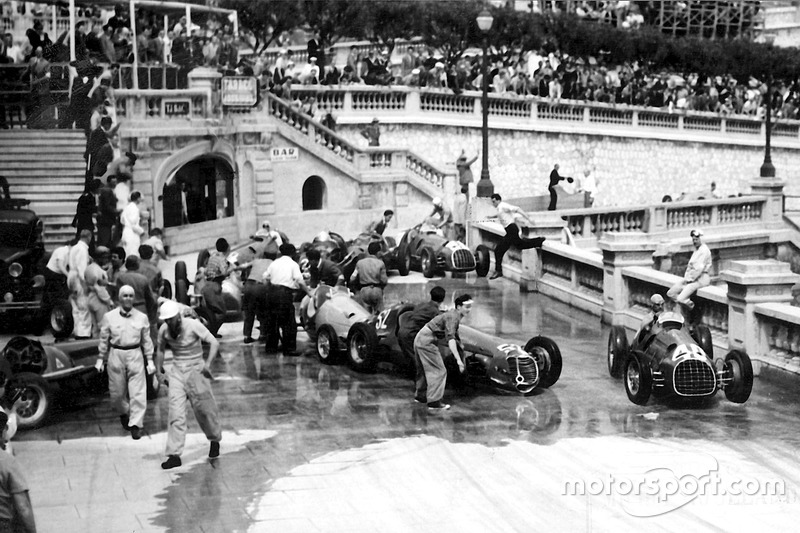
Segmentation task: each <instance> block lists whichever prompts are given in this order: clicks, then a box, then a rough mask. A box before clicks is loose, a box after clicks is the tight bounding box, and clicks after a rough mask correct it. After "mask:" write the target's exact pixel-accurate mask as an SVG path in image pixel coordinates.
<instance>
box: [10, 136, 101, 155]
mask: <svg viewBox="0 0 800 533" xmlns="http://www.w3.org/2000/svg"><path fill="white" fill-rule="evenodd" d="M0 145H2V146H3V151H4V152H5V153H7V154H28V153H41V152H42V151H47V152H48V153H54V154H71V155H72V154H76V155H80V156H81V158H83V152H85V151H86V143H77V142H76V143H71V144H50V143H48V144H47V146H40V145H39V144H36V141H35V140H33V139H31V140H29V141H27V142H25V143H22V144H9V143H5V142H3V141H0Z"/></svg>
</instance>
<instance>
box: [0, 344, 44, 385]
mask: <svg viewBox="0 0 800 533" xmlns="http://www.w3.org/2000/svg"><path fill="white" fill-rule="evenodd" d="M0 357H2V360H3V366H6V367H7V368H3V370H2V371H3V374H5V379H8V378H10V377H11V376H12V375H14V374H21V373H23V372H31V373H34V374H42V373H43V372H44V371H45V369H46V368H47V354H46V353H45V351H44V348H43V347H42V343H41V342H40V341H38V340H36V339H30V338H28V337H23V336H18V337H12V338H11V339H10V340H9V341H8V343H6V347H5V348H3V351H2V352H0Z"/></svg>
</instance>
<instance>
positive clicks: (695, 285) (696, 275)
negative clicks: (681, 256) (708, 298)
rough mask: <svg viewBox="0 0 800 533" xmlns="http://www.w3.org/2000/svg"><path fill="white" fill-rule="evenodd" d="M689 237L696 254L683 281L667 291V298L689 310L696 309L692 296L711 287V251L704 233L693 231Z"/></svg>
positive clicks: (693, 255) (693, 254)
mask: <svg viewBox="0 0 800 533" xmlns="http://www.w3.org/2000/svg"><path fill="white" fill-rule="evenodd" d="M689 235H690V236H691V237H692V244H693V245H694V248H695V249H694V252H692V257H691V258H689V264H688V265H686V272H685V273H684V275H683V279H682V280H680V281H679V282H678V283H676V284H675V285H673V286H672V287H671V288H670V289H669V290H668V291H667V298H670V299H671V300H672V301H674V302H677V303H679V304H683V305H685V306H686V307H687V308H688V309H689V310H691V309H694V302H693V301H692V300H691V297H692V295H693V294H694V293H695V292H697V289H699V288H700V287H707V286H708V285H711V275H710V274H709V272H710V271H711V250H709V249H708V246H706V245H705V243H703V241H702V237H703V232H702V231H701V230H699V229H693V230H692V231H691V232H690V233H689Z"/></svg>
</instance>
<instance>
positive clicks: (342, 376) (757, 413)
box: [15, 276, 800, 533]
mask: <svg viewBox="0 0 800 533" xmlns="http://www.w3.org/2000/svg"><path fill="white" fill-rule="evenodd" d="M392 281H393V282H392V284H391V285H390V286H389V288H388V290H387V294H386V301H387V303H392V302H396V301H400V300H404V301H421V300H423V299H426V298H427V293H428V290H429V289H430V287H431V286H432V283H433V282H427V281H426V280H424V279H423V278H421V277H418V276H412V277H411V278H407V279H405V280H400V279H397V278H392ZM399 281H403V282H402V283H400V282H399ZM408 281H410V282H408ZM436 283H440V284H442V285H443V286H444V287H445V288H446V289H447V291H448V296H447V297H448V301H451V296H453V295H458V294H461V293H464V292H468V293H470V294H471V295H472V296H473V297H474V299H475V308H474V311H473V313H472V315H471V316H470V317H469V318H468V319H467V320H466V321H465V323H466V324H469V325H471V326H474V327H476V328H478V329H481V330H483V331H486V332H488V333H492V334H495V335H497V336H498V337H501V338H504V339H508V340H509V341H517V342H519V343H520V344H522V343H524V342H525V341H526V340H527V339H529V338H530V337H532V336H534V335H545V336H548V337H550V338H552V339H553V340H555V341H556V342H557V343H558V344H559V346H560V348H561V351H562V356H563V364H564V369H563V372H562V375H561V379H560V380H559V381H558V383H556V384H555V385H554V386H553V387H552V388H551V389H549V390H544V391H541V392H539V393H537V394H534V395H533V396H530V397H521V396H517V395H513V394H507V393H499V392H497V391H495V390H494V389H493V388H492V387H491V386H489V385H487V384H486V383H483V382H480V381H474V380H473V381H471V382H470V384H469V386H468V387H466V388H465V389H463V390H448V392H447V395H446V397H445V399H446V400H448V401H449V402H450V403H452V404H453V408H452V409H451V410H450V411H449V412H447V413H442V414H436V415H433V414H429V413H427V412H426V410H425V409H424V408H421V407H419V406H416V405H415V404H414V403H413V401H412V398H413V384H412V383H411V381H410V380H408V379H407V378H405V377H403V376H402V375H401V374H400V373H399V372H397V371H396V370H394V369H393V368H391V367H381V368H380V369H379V371H378V372H376V373H374V374H358V373H355V372H353V371H352V370H350V369H348V368H347V367H345V366H325V365H322V364H320V363H319V362H318V361H317V360H316V359H314V358H311V357H292V358H286V357H283V356H276V355H266V354H265V353H264V352H263V349H262V348H261V347H260V345H257V344H252V345H244V344H242V343H241V338H242V336H241V323H237V324H226V325H225V326H223V329H222V330H221V332H222V333H223V334H224V338H223V347H222V352H221V357H220V359H219V360H218V361H217V364H216V366H215V368H214V371H215V376H216V380H215V383H214V392H215V395H216V398H217V401H218V403H219V406H220V409H221V413H222V421H223V428H224V431H225V436H224V439H223V443H222V446H223V455H222V457H221V458H220V459H219V460H218V461H214V462H209V461H208V460H207V459H205V458H204V455H205V453H206V450H207V444H206V443H205V442H204V440H203V438H202V434H201V433H200V432H199V428H198V427H197V425H196V423H195V422H194V420H193V419H192V417H191V415H190V417H189V418H190V420H191V423H190V426H189V431H190V433H191V434H190V436H189V440H188V442H187V452H186V454H185V456H184V462H185V465H184V466H183V467H182V468H180V469H177V470H174V471H171V472H169V473H166V472H162V471H161V470H160V468H159V467H158V464H159V462H160V461H161V460H162V459H163V457H162V454H163V446H164V441H165V435H166V427H167V398H166V396H165V393H162V395H161V397H160V398H159V399H158V400H157V401H155V402H151V403H150V405H149V406H148V414H147V418H146V422H145V425H146V427H145V430H146V432H147V437H146V438H145V439H143V440H142V441H140V442H139V443H134V442H133V441H131V440H130V438H129V437H127V436H126V435H125V434H124V432H122V431H121V429H120V428H119V424H118V421H117V419H116V417H115V416H114V415H113V414H112V413H111V412H110V411H109V405H108V400H107V398H88V399H82V400H78V401H77V405H75V406H72V407H68V408H64V409H61V410H60V411H58V412H56V413H55V414H54V415H53V417H52V419H51V421H50V423H49V424H48V425H47V426H46V427H44V428H42V429H39V430H36V431H30V432H21V433H20V434H18V435H17V437H16V439H15V441H16V443H15V449H16V453H17V456H18V458H19V459H20V461H21V462H22V463H23V466H24V467H25V469H26V471H27V472H29V478H30V484H31V494H32V499H33V501H34V505H35V507H36V513H37V520H39V522H40V524H42V525H43V526H42V527H40V529H41V530H43V531H53V530H55V529H56V528H57V529H58V530H59V531H60V532H61V533H64V532H68V531H73V530H74V531H171V532H184V531H209V532H210V531H281V532H282V531H342V532H345V531H347V532H350V531H410V530H413V531H545V530H550V531H552V530H557V531H610V530H612V529H614V530H623V531H628V530H637V531H638V530H641V529H642V528H646V529H648V530H655V531H658V530H664V531H673V530H677V529H683V530H685V531H706V530H722V531H745V530H747V531H752V530H754V529H755V530H763V529H764V528H766V527H770V528H777V529H778V530H784V531H788V530H791V529H794V524H795V523H796V520H797V519H798V518H800V504H799V503H798V499H797V487H798V482H799V480H800V467H799V466H798V464H800V462H798V450H799V449H800V446H798V444H800V442H798V441H800V436H798V432H797V430H796V428H797V425H798V419H799V418H800V388H798V387H797V380H796V379H795V378H784V377H781V375H773V374H770V377H769V379H765V378H760V379H759V378H757V379H756V382H755V385H754V391H753V395H752V397H751V399H750V401H749V402H748V403H746V404H744V405H736V404H732V403H730V402H728V401H727V400H725V398H724V395H722V394H721V393H720V394H718V397H717V398H716V399H714V400H712V401H709V402H706V403H705V404H703V405H700V406H694V407H691V408H688V407H681V406H673V405H665V404H661V403H658V402H654V401H652V400H651V402H650V404H648V405H647V406H645V407H639V406H635V405H633V404H631V403H630V402H629V401H628V399H627V397H626V395H625V391H624V388H623V386H622V383H621V381H617V380H613V379H612V378H610V377H609V376H608V372H607V370H606V360H605V352H606V340H607V338H606V337H607V333H608V332H607V328H605V327H602V326H601V325H600V322H599V318H597V317H593V316H590V315H588V314H585V313H582V312H580V311H578V310H575V309H572V308H569V307H567V306H565V305H563V304H560V303H558V302H554V301H552V300H550V299H548V298H545V297H542V296H540V295H537V294H523V293H520V292H519V290H518V287H517V286H516V285H514V284H512V283H510V282H506V281H492V282H488V281H487V280H485V279H483V280H476V279H474V278H467V279H445V280H438V281H436ZM298 339H299V341H300V342H299V345H300V346H302V342H303V341H304V340H305V335H304V334H303V333H300V334H299V336H298ZM709 477H710V478H711V479H712V484H713V483H715V481H713V480H714V479H717V480H719V479H721V481H717V483H718V485H717V487H716V488H713V490H711V488H709V486H708V485H706V486H705V489H698V488H697V485H698V483H700V486H701V487H702V486H703V485H702V484H703V483H705V480H706V479H708V478H709ZM653 478H654V479H655V481H654V482H653V483H654V484H652V485H642V484H639V485H638V491H637V489H635V490H632V491H629V490H628V488H629V485H631V483H632V484H633V485H636V483H638V482H640V481H641V480H642V479H647V480H648V481H653ZM626 481H627V482H628V484H627V485H626ZM736 481H742V483H745V482H746V483H750V485H749V488H750V489H752V490H749V492H756V490H755V488H756V487H755V485H756V484H758V485H759V487H757V488H758V489H759V493H758V494H745V495H743V494H731V493H732V492H733V491H731V490H728V491H727V492H728V493H727V494H721V493H720V491H721V489H720V486H725V487H729V486H730V485H731V484H732V483H733V482H736ZM773 481H774V482H776V484H777V483H779V482H781V481H782V482H783V486H782V487H783V489H782V490H776V491H773V492H777V493H776V494H766V495H765V494H762V493H761V492H760V491H761V489H762V488H763V486H764V485H768V484H769V483H771V482H773ZM581 483H583V488H582V489H581V486H580V484H581ZM680 483H683V485H680ZM615 484H616V485H615ZM673 484H678V485H677V486H679V489H678V490H674V491H673V489H674V486H673ZM645 486H648V487H649V486H656V487H658V488H657V489H653V491H651V492H650V493H647V494H644V491H643V490H642V489H643V487H645ZM767 488H769V487H767ZM778 488H779V489H780V487H778ZM573 489H574V490H573ZM570 490H573V492H574V491H578V492H580V491H581V490H582V492H583V494H574V493H570ZM740 492H741V491H740Z"/></svg>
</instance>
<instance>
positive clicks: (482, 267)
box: [475, 244, 491, 278]
mask: <svg viewBox="0 0 800 533" xmlns="http://www.w3.org/2000/svg"><path fill="white" fill-rule="evenodd" d="M490 261H491V259H490V257H489V247H488V246H486V245H485V244H479V245H478V247H477V248H475V273H476V274H477V275H478V277H479V278H485V277H486V275H487V274H488V273H489V265H490Z"/></svg>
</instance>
